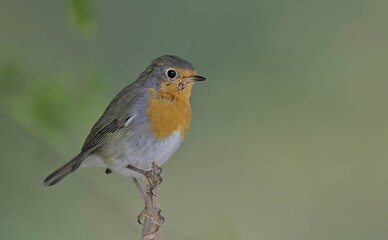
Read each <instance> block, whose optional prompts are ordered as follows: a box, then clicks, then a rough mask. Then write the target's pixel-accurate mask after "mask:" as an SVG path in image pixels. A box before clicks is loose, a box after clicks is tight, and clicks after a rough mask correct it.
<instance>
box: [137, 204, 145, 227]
mask: <svg viewBox="0 0 388 240" xmlns="http://www.w3.org/2000/svg"><path fill="white" fill-rule="evenodd" d="M146 210H147V209H146V208H144V209H143V211H141V213H140V214H139V215H137V222H138V223H139V224H140V225H143V224H144V219H145V217H146Z"/></svg>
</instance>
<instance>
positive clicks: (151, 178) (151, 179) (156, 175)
mask: <svg viewBox="0 0 388 240" xmlns="http://www.w3.org/2000/svg"><path fill="white" fill-rule="evenodd" d="M161 172H162V168H161V167H159V166H158V165H156V164H155V163H152V167H151V170H150V171H147V172H146V173H145V177H146V178H147V180H148V187H149V189H148V190H149V191H150V192H151V193H152V195H154V196H156V189H157V188H158V187H159V185H160V184H161V183H162V181H163V179H162V177H161V176H160V173H161Z"/></svg>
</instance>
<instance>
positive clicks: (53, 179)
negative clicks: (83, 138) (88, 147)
mask: <svg viewBox="0 0 388 240" xmlns="http://www.w3.org/2000/svg"><path fill="white" fill-rule="evenodd" d="M82 160H83V157H82V155H81V154H79V155H77V156H76V157H75V158H73V159H71V160H70V161H69V162H67V163H65V164H64V165H63V166H61V167H59V168H58V169H57V170H55V171H54V172H53V173H51V174H50V175H49V176H48V177H46V179H45V180H44V181H43V185H44V186H45V187H49V186H52V185H54V184H56V183H58V182H59V181H61V180H62V179H63V178H64V177H66V176H67V175H69V174H70V173H72V172H74V171H75V170H77V168H79V166H80V165H81V163H82Z"/></svg>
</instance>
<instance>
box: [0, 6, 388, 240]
mask: <svg viewBox="0 0 388 240" xmlns="http://www.w3.org/2000/svg"><path fill="white" fill-rule="evenodd" d="M387 9H388V1H374V0H372V1H358V0H353V1H341V0H340V1H332V0H329V1H327V0H326V1H324V0H320V1H301V0H298V1H270V0H257V1H220V0H217V1H204V0H197V1H182V0H171V1H170V0H162V1H102V0H100V1H86V0H82V1H76V0H71V1H70V0H68V1H51V0H36V1H25V0H24V1H23V0H17V1H14V0H2V1H1V3H0V34H1V35H0V133H1V134H0V159H1V164H2V173H1V174H0V187H1V188H0V189H1V193H0V239H27V238H28V239H108V238H109V239H140V231H141V226H139V225H138V224H137V223H136V216H137V214H138V213H139V212H140V211H141V209H142V207H143V206H142V202H141V199H140V197H139V196H138V195H137V193H136V190H135V188H134V186H133V185H132V182H131V180H130V179H125V178H122V177H120V176H118V175H114V174H113V175H109V176H107V175H105V174H104V170H103V169H101V168H89V169H80V170H79V171H77V172H76V173H75V174H73V175H71V176H70V177H69V178H66V179H65V180H64V181H63V182H61V183H60V184H58V185H56V186H55V187H52V188H43V186H42V180H43V178H44V177H46V175H47V174H49V173H50V172H51V171H52V170H54V169H55V168H56V167H58V166H59V165H60V164H62V163H63V162H65V161H67V160H68V159H69V158H71V157H72V156H74V155H75V154H76V153H78V151H79V150H80V147H81V145H82V142H83V140H84V138H85V137H86V135H87V134H88V132H89V130H90V128H91V126H92V124H93V123H94V122H95V121H96V120H97V119H98V117H99V116H100V114H101V113H102V111H103V110H104V108H105V107H106V105H107V104H108V102H109V101H110V100H111V99H112V98H113V96H114V95H115V94H116V93H117V92H118V91H119V90H120V89H121V88H122V87H123V86H125V85H126V84H129V83H130V82H132V81H133V80H134V79H135V78H136V77H137V76H138V75H139V74H140V72H141V71H143V69H144V68H145V67H146V65H147V64H148V63H149V62H150V61H151V60H152V59H153V58H156V57H158V56H160V55H163V54H166V53H168V54H175V55H178V56H181V57H183V58H186V59H188V60H189V61H191V62H192V63H193V64H194V65H195V66H196V68H197V70H198V73H200V74H201V75H204V76H206V77H207V78H208V79H209V81H207V82H206V83H203V84H197V85H196V86H195V88H194V92H193V95H192V105H193V119H192V127H191V131H190V133H189V135H188V138H187V140H186V141H185V142H184V144H183V145H182V147H181V148H180V149H179V151H178V152H177V153H176V154H175V155H174V156H173V157H172V159H170V161H168V162H167V163H166V164H165V165H164V171H163V178H164V182H163V184H162V188H161V192H160V199H159V200H160V202H161V204H162V209H163V215H164V216H165V217H166V222H165V224H164V226H163V228H164V235H165V239H187V240H199V239H228V240H235V239H236V240H237V239H271V240H278V239H279V240H281V239H282V240H283V239H287V240H293V239H295V240H301V239H306V240H311V239H314V240H320V239H322V240H324V239H325V240H326V239H331V240H334V239H335V240H337V239H338V240H342V239H352V240H354V239H360V240H361V239H363V240H364V239H388V187H387V185H388V173H387V169H388V161H387V155H388V147H387V142H388V137H387V136H388V127H387V122H388V94H387V89H388V28H387V23H388V10H387Z"/></svg>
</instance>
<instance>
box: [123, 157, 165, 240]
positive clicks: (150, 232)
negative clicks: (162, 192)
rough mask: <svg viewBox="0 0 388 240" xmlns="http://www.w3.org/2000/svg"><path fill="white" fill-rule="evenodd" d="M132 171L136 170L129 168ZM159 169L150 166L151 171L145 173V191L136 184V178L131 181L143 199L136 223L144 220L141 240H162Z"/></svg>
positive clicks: (162, 219) (160, 179)
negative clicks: (142, 206) (142, 207)
mask: <svg viewBox="0 0 388 240" xmlns="http://www.w3.org/2000/svg"><path fill="white" fill-rule="evenodd" d="M129 168H131V169H133V170H136V168H134V167H129ZM160 172H161V168H159V167H158V166H157V165H156V164H155V163H153V164H152V169H151V171H149V172H146V173H145V176H146V177H147V180H148V181H147V191H146V192H145V193H144V191H143V190H142V189H141V186H140V184H139V183H138V182H137V180H136V178H133V181H134V183H135V185H136V187H137V190H138V191H139V193H140V194H141V195H142V197H143V198H144V207H145V208H144V211H143V212H142V213H141V214H140V215H139V216H138V221H139V222H141V219H143V218H144V224H143V233H142V239H143V240H162V239H163V237H162V230H161V225H162V224H163V222H164V218H163V217H162V216H161V214H160V213H161V210H160V205H159V203H158V200H157V193H158V191H159V185H160V183H161V182H162V178H161V177H160Z"/></svg>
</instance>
